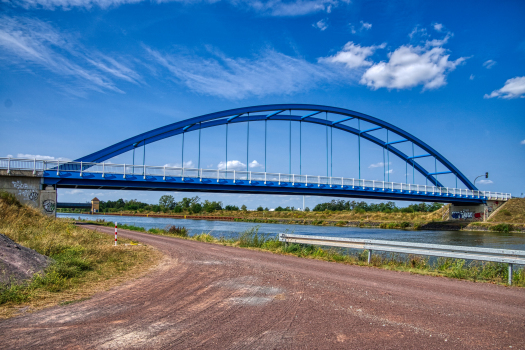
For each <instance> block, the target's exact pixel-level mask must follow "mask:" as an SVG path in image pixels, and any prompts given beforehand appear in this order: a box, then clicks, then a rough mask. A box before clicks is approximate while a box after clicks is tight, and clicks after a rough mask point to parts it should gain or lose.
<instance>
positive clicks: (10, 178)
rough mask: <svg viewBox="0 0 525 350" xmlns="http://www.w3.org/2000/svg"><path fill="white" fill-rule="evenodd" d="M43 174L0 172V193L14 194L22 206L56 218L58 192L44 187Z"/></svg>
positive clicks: (12, 171) (52, 188) (18, 171)
mask: <svg viewBox="0 0 525 350" xmlns="http://www.w3.org/2000/svg"><path fill="white" fill-rule="evenodd" d="M43 180H44V178H43V177H42V174H38V172H37V173H36V174H33V171H27V170H11V171H10V172H9V174H8V173H7V171H6V170H0V191H4V192H8V193H12V194H14V195H15V197H16V198H17V199H18V200H19V201H20V203H22V204H27V205H30V206H32V207H34V208H37V209H39V210H40V211H41V212H42V213H43V214H45V215H50V216H56V203H57V191H56V188H54V187H53V186H46V185H44V181H43Z"/></svg>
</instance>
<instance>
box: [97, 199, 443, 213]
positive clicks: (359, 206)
mask: <svg viewBox="0 0 525 350" xmlns="http://www.w3.org/2000/svg"><path fill="white" fill-rule="evenodd" d="M442 206H443V204H441V203H429V204H426V203H419V204H411V205H409V206H407V207H402V208H400V207H397V206H396V205H395V203H394V202H386V203H366V202H364V201H361V202H356V201H345V200H335V199H334V200H332V201H330V202H325V203H319V204H317V205H316V206H315V207H314V208H313V211H316V212H319V211H327V210H328V211H354V212H358V213H359V212H361V213H365V212H383V213H398V212H401V213H415V212H433V211H436V210H438V209H440V208H441V207H442ZM221 210H226V211H239V210H242V211H247V210H248V208H247V207H246V205H244V204H243V205H242V206H241V207H238V206H236V205H223V203H222V202H220V201H209V200H204V201H201V199H200V198H199V197H198V196H195V197H184V198H182V199H181V200H180V201H176V200H175V198H174V197H173V196H172V195H163V196H161V197H160V199H159V203H158V204H148V203H143V202H140V201H138V200H136V199H130V200H124V199H122V198H121V199H118V200H116V201H111V200H109V201H101V202H100V211H101V212H109V213H111V212H119V211H138V212H145V211H150V212H154V213H160V212H163V213H183V212H188V213H190V214H198V213H202V212H206V213H213V212H215V211H221ZM296 210H300V209H297V208H295V207H281V206H278V207H277V208H275V211H296ZM257 211H269V209H268V207H265V208H263V207H262V206H258V207H257ZM305 211H307V212H308V211H310V209H309V208H305Z"/></svg>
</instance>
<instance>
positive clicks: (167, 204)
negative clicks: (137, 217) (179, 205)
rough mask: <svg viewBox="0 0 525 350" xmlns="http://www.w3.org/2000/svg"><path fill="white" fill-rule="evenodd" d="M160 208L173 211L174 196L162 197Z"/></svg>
mask: <svg viewBox="0 0 525 350" xmlns="http://www.w3.org/2000/svg"><path fill="white" fill-rule="evenodd" d="M159 206H160V208H161V209H163V210H172V209H173V208H174V207H175V198H173V196H172V195H169V194H165V195H163V196H161V197H160V199H159Z"/></svg>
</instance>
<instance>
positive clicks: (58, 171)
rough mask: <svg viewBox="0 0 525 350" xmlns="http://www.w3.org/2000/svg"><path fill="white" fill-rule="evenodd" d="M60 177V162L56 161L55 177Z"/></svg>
mask: <svg viewBox="0 0 525 350" xmlns="http://www.w3.org/2000/svg"><path fill="white" fill-rule="evenodd" d="M58 175H60V161H59V160H57V176H58Z"/></svg>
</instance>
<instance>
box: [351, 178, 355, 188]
mask: <svg viewBox="0 0 525 350" xmlns="http://www.w3.org/2000/svg"><path fill="white" fill-rule="evenodd" d="M354 188H355V179H354V178H352V189H354Z"/></svg>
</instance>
